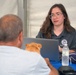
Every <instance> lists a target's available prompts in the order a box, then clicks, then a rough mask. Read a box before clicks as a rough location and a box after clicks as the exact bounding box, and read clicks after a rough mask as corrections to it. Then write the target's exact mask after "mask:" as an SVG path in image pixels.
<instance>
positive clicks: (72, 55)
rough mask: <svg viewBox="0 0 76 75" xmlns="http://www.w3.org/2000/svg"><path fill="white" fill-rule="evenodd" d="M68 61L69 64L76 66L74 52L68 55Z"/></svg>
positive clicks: (75, 53) (75, 54)
mask: <svg viewBox="0 0 76 75" xmlns="http://www.w3.org/2000/svg"><path fill="white" fill-rule="evenodd" d="M69 60H70V63H74V64H76V52H73V53H70V54H69Z"/></svg>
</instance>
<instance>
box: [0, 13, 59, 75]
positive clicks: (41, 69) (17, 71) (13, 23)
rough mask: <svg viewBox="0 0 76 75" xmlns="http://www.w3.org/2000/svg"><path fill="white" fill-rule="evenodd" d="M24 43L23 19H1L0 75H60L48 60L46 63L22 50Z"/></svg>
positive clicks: (32, 53) (9, 16) (16, 17)
mask: <svg viewBox="0 0 76 75" xmlns="http://www.w3.org/2000/svg"><path fill="white" fill-rule="evenodd" d="M22 41H23V25H22V21H21V19H20V18H19V17H18V16H16V15H12V14H8V15H5V16H3V17H2V18H1V19H0V75H58V72H57V70H56V69H55V68H54V67H53V66H52V65H51V64H50V62H49V60H48V59H45V60H46V62H45V60H44V59H43V58H42V57H41V56H40V55H39V54H37V53H34V52H29V51H25V50H22V49H20V48H21V45H22ZM46 63H47V64H46ZM48 66H49V67H48Z"/></svg>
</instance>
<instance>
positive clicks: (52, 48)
mask: <svg viewBox="0 0 76 75" xmlns="http://www.w3.org/2000/svg"><path fill="white" fill-rule="evenodd" d="M31 42H35V43H40V44H42V48H41V50H40V53H41V56H42V57H43V58H49V60H51V61H59V50H58V40H55V39H42V38H24V41H23V45H22V49H25V44H27V43H31Z"/></svg>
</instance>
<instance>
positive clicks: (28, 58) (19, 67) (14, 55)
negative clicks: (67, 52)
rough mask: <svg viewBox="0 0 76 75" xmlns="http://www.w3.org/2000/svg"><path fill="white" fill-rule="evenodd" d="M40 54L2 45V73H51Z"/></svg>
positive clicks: (37, 74) (0, 67)
mask: <svg viewBox="0 0 76 75" xmlns="http://www.w3.org/2000/svg"><path fill="white" fill-rule="evenodd" d="M49 73H50V69H49V67H48V66H47V64H46V62H45V60H44V59H43V58H42V57H41V55H40V54H38V53H35V52H29V51H26V50H22V49H20V48H17V47H12V46H0V75H49Z"/></svg>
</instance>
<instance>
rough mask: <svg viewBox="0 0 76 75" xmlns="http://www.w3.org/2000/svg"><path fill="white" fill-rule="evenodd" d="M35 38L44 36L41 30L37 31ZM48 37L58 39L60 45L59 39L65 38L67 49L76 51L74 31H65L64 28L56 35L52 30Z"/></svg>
mask: <svg viewBox="0 0 76 75" xmlns="http://www.w3.org/2000/svg"><path fill="white" fill-rule="evenodd" d="M36 38H46V36H45V35H44V34H43V33H42V32H39V33H38V35H37V36H36ZM50 39H57V40H59V46H60V47H62V44H61V41H62V40H63V39H66V40H67V43H68V47H69V49H70V50H75V51H76V31H71V32H67V31H66V30H64V31H63V32H62V33H61V34H60V35H59V36H56V35H55V34H54V32H53V31H52V35H51V38H50Z"/></svg>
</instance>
